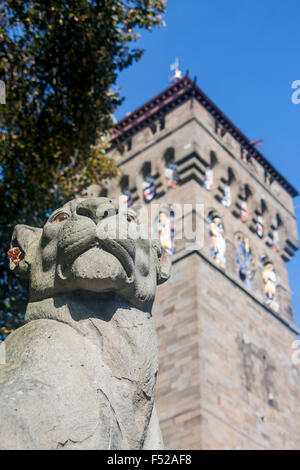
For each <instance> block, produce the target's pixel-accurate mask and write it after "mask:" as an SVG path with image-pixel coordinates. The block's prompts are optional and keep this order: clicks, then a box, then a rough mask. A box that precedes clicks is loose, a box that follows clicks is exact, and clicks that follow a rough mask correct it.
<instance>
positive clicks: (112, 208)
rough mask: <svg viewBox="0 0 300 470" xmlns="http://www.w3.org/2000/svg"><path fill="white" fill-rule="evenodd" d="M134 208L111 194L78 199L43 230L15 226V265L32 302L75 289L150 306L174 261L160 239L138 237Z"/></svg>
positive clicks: (13, 244)
mask: <svg viewBox="0 0 300 470" xmlns="http://www.w3.org/2000/svg"><path fill="white" fill-rule="evenodd" d="M137 224H138V221H137V220H136V215H135V213H134V212H133V211H132V210H127V209H124V208H122V207H120V206H119V202H118V201H116V200H111V199H108V198H100V197H99V198H81V199H74V200H72V201H70V202H68V203H67V204H65V205H64V206H63V207H61V208H60V209H58V210H56V211H54V212H53V214H52V215H51V216H50V217H49V219H48V221H47V222H46V224H45V225H44V227H43V229H40V228H33V227H28V226H26V225H17V226H16V227H15V230H14V233H13V236H12V241H11V248H12V249H15V250H12V251H11V253H14V255H12V256H11V268H12V269H15V270H16V271H17V272H18V273H19V274H21V275H23V276H26V277H28V278H29V288H30V290H29V301H38V300H43V299H45V298H50V297H53V296H55V295H59V294H65V293H66V292H74V291H79V290H80V291H90V292H99V293H100V292H101V293H102V292H118V293H119V294H120V295H121V296H123V297H124V298H126V299H127V300H129V301H130V303H131V304H133V305H136V306H138V307H142V306H143V307H145V308H148V306H149V305H151V304H152V302H153V299H154V295H155V290H156V285H157V284H160V283H162V282H164V281H165V280H167V278H168V277H169V270H170V260H169V259H168V257H167V256H166V255H165V254H164V253H162V249H161V246H160V243H159V242H158V241H157V240H149V239H143V238H141V237H137V236H136V227H137Z"/></svg>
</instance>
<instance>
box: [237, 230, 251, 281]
mask: <svg viewBox="0 0 300 470" xmlns="http://www.w3.org/2000/svg"><path fill="white" fill-rule="evenodd" d="M235 246H236V261H237V266H238V276H239V279H240V280H241V281H242V282H243V284H244V286H245V287H247V288H248V289H250V290H253V271H252V255H251V249H250V243H249V239H248V237H246V236H245V235H242V234H238V235H236V237H235Z"/></svg>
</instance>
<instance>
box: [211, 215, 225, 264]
mask: <svg viewBox="0 0 300 470" xmlns="http://www.w3.org/2000/svg"><path fill="white" fill-rule="evenodd" d="M209 220H210V224H209V239H210V256H211V257H212V258H213V259H214V260H215V262H216V263H217V264H218V265H219V266H221V267H222V268H225V265H226V242H225V239H224V225H223V221H222V219H221V217H220V216H219V215H218V214H217V213H210V214H209Z"/></svg>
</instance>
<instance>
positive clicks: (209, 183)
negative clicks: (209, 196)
mask: <svg viewBox="0 0 300 470" xmlns="http://www.w3.org/2000/svg"><path fill="white" fill-rule="evenodd" d="M203 184H204V187H205V189H207V191H212V190H213V189H214V172H213V170H212V168H211V167H210V166H208V167H207V168H206V170H205V175H204V182H203Z"/></svg>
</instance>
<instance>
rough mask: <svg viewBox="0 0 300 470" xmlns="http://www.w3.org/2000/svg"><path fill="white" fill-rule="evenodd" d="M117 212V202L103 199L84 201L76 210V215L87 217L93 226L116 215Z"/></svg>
mask: <svg viewBox="0 0 300 470" xmlns="http://www.w3.org/2000/svg"><path fill="white" fill-rule="evenodd" d="M118 212H119V207H118V202H117V201H114V200H112V199H108V198H105V197H103V198H102V197H101V198H100V197H99V198H90V199H85V200H83V201H81V202H80V203H79V204H78V206H77V208H76V213H77V214H78V215H83V216H85V217H89V218H90V219H92V220H93V221H94V222H95V224H98V223H99V222H100V221H101V220H102V219H105V218H106V217H111V216H113V215H116V214H118Z"/></svg>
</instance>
